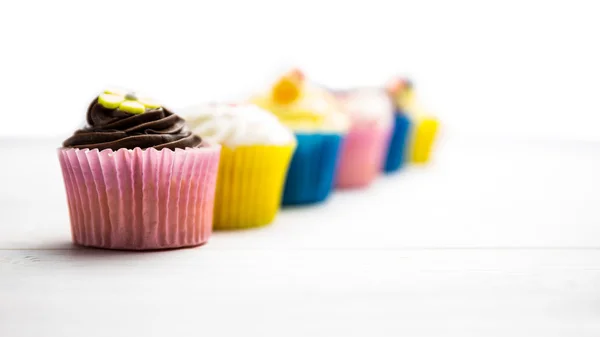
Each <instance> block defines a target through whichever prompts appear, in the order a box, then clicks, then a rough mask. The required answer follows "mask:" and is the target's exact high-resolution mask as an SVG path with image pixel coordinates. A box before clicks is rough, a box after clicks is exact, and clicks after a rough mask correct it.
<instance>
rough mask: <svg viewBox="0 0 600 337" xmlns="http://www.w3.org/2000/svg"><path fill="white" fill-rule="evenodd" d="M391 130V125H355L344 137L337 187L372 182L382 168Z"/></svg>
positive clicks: (350, 186) (362, 185)
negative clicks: (383, 126) (384, 126)
mask: <svg viewBox="0 0 600 337" xmlns="http://www.w3.org/2000/svg"><path fill="white" fill-rule="evenodd" d="M391 133H392V129H391V128H389V127H386V128H382V127H378V126H366V127H365V126H354V127H352V128H351V129H350V131H349V132H348V134H347V135H346V138H344V143H343V147H342V154H341V157H340V164H339V168H338V171H337V178H336V187H338V188H355V187H364V186H367V185H369V184H370V183H371V182H372V181H373V180H374V179H375V178H376V177H377V176H378V175H379V173H380V172H381V168H382V166H383V161H384V157H385V154H386V152H387V149H388V146H389V142H390V136H391Z"/></svg>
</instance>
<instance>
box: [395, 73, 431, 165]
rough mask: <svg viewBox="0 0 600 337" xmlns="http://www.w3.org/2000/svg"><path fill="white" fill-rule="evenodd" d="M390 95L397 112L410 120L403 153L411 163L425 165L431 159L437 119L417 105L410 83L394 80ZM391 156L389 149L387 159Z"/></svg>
mask: <svg viewBox="0 0 600 337" xmlns="http://www.w3.org/2000/svg"><path fill="white" fill-rule="evenodd" d="M390 93H391V94H392V97H393V98H394V101H395V104H396V106H397V107H398V109H399V111H402V112H403V113H404V115H406V116H408V118H409V120H410V122H409V123H410V125H411V126H410V129H411V130H410V132H409V142H408V146H407V150H406V151H404V153H405V154H406V156H408V158H409V160H410V161H411V162H413V163H427V162H428V161H429V159H430V158H431V153H432V150H433V144H434V142H435V139H436V137H437V133H438V128H439V121H438V119H437V118H436V117H435V116H433V115H432V114H430V113H428V112H427V111H426V110H424V109H423V108H422V107H421V106H420V105H419V104H418V102H417V100H416V99H415V94H414V87H413V84H412V83H411V82H410V81H408V80H403V79H396V80H394V81H393V82H392V85H391V86H390ZM393 155H394V154H392V153H391V149H390V154H388V158H390V156H391V157H393ZM392 159H393V158H392ZM391 164H393V162H392V163H391ZM386 166H387V163H386ZM392 166H393V165H392Z"/></svg>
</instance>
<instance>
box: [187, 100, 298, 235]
mask: <svg viewBox="0 0 600 337" xmlns="http://www.w3.org/2000/svg"><path fill="white" fill-rule="evenodd" d="M183 115H184V117H185V118H186V120H187V122H188V124H189V125H190V127H191V130H192V132H193V133H194V134H196V135H201V137H203V139H206V140H207V141H211V142H214V143H219V144H221V145H222V151H221V160H220V165H219V174H218V178H217V191H216V197H215V198H216V200H215V212H214V228H215V229H236V228H248V227H256V226H262V225H266V224H268V223H270V222H272V220H273V219H274V217H275V215H276V214H277V211H278V210H279V206H280V204H281V194H282V190H283V184H284V181H285V177H286V173H287V170H288V166H289V163H290V160H291V158H292V155H293V153H294V149H295V147H296V139H295V137H294V135H293V133H292V132H291V131H290V130H289V129H288V128H286V127H285V126H284V125H282V124H281V123H280V122H279V120H278V119H277V118H276V117H275V116H273V115H272V114H271V113H269V112H267V111H265V110H263V109H261V108H259V107H257V106H255V105H252V104H206V105H197V106H192V107H189V108H187V109H183Z"/></svg>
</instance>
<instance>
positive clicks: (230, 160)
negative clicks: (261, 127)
mask: <svg viewBox="0 0 600 337" xmlns="http://www.w3.org/2000/svg"><path fill="white" fill-rule="evenodd" d="M294 149H295V144H291V145H288V146H275V145H252V146H238V147H235V148H229V147H227V146H223V148H222V151H221V162H220V164H219V179H218V181H217V192H216V203H215V218H214V228H215V229H240V228H249V227H257V226H262V225H266V224H268V223H270V222H272V221H273V219H274V218H275V215H276V214H277V211H278V210H279V206H280V204H281V195H282V190H283V183H284V179H285V176H286V173H287V170H288V166H289V163H290V159H291V157H292V154H293V152H294Z"/></svg>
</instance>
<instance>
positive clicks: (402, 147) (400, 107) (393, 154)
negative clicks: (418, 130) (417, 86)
mask: <svg viewBox="0 0 600 337" xmlns="http://www.w3.org/2000/svg"><path fill="white" fill-rule="evenodd" d="M387 90H388V94H389V95H390V97H391V98H392V100H393V102H394V110H395V113H394V127H393V131H392V136H391V139H390V146H389V148H388V151H387V154H386V158H385V163H384V166H383V169H384V171H385V172H387V173H391V172H394V171H397V170H398V169H400V168H401V167H402V166H403V165H404V164H405V163H406V161H407V157H408V155H409V153H408V152H409V146H408V145H409V138H410V137H409V135H410V130H411V127H412V122H411V119H410V117H409V115H408V112H407V108H408V107H409V106H411V105H412V101H413V90H412V83H411V82H410V81H408V80H405V79H394V80H393V81H392V82H391V83H390V84H389V85H388V87H387Z"/></svg>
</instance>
